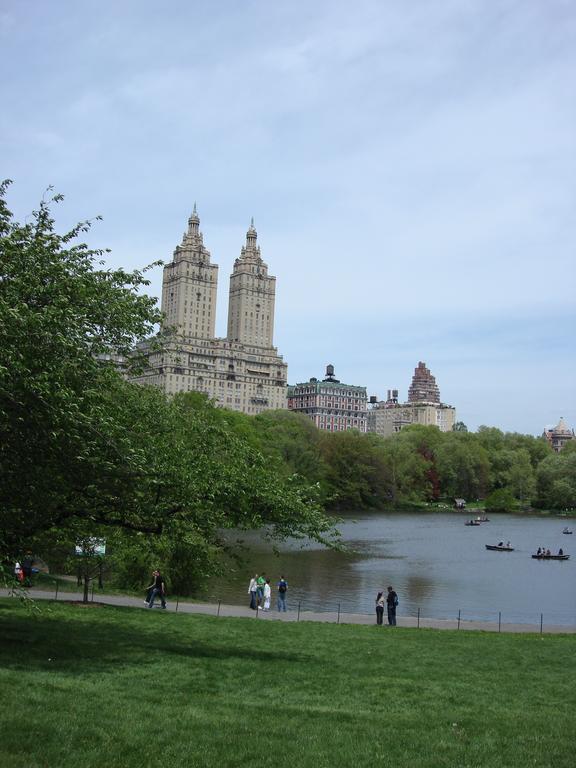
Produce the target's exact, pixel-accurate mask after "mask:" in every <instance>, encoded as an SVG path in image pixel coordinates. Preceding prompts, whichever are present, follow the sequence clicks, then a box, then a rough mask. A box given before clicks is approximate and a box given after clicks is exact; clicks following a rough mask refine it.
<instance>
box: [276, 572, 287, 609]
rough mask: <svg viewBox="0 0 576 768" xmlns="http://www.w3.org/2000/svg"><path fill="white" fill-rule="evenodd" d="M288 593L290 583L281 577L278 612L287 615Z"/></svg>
mask: <svg viewBox="0 0 576 768" xmlns="http://www.w3.org/2000/svg"><path fill="white" fill-rule="evenodd" d="M287 591H288V582H287V581H286V579H285V578H284V576H280V581H279V582H278V610H279V611H284V613H286V610H287V608H286V592H287Z"/></svg>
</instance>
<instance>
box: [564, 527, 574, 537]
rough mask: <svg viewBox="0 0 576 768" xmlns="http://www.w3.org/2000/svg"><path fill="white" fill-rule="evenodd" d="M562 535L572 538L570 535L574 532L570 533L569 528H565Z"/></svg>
mask: <svg viewBox="0 0 576 768" xmlns="http://www.w3.org/2000/svg"><path fill="white" fill-rule="evenodd" d="M562 533H564V534H566V536H570V535H572V531H569V530H568V528H564V530H563V531H562Z"/></svg>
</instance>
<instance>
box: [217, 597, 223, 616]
mask: <svg viewBox="0 0 576 768" xmlns="http://www.w3.org/2000/svg"><path fill="white" fill-rule="evenodd" d="M221 602H222V600H218V613H217V614H216V616H217V617H218V616H220V603H221Z"/></svg>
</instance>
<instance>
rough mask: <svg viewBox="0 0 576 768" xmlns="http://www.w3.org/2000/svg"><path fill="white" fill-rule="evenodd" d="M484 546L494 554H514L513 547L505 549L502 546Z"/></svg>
mask: <svg viewBox="0 0 576 768" xmlns="http://www.w3.org/2000/svg"><path fill="white" fill-rule="evenodd" d="M484 546H485V547H486V549H491V550H493V551H494V552H514V547H505V546H504V544H484Z"/></svg>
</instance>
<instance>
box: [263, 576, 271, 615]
mask: <svg viewBox="0 0 576 768" xmlns="http://www.w3.org/2000/svg"><path fill="white" fill-rule="evenodd" d="M271 592H272V590H271V589H270V579H266V584H264V608H263V610H265V611H269V610H270V595H271Z"/></svg>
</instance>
